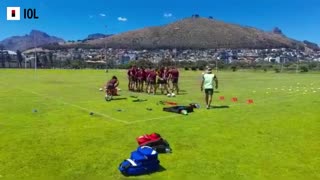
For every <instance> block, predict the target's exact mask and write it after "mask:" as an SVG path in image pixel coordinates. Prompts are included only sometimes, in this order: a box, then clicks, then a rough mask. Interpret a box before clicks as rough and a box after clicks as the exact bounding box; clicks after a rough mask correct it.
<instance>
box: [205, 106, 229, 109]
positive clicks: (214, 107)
mask: <svg viewBox="0 0 320 180" xmlns="http://www.w3.org/2000/svg"><path fill="white" fill-rule="evenodd" d="M210 108H211V109H228V108H230V106H226V105H223V106H210Z"/></svg>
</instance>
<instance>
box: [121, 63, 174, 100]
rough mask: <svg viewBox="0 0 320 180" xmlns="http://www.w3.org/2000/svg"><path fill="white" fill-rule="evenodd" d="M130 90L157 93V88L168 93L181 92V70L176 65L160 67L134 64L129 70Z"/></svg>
mask: <svg viewBox="0 0 320 180" xmlns="http://www.w3.org/2000/svg"><path fill="white" fill-rule="evenodd" d="M127 75H128V80H129V83H128V89H129V91H136V92H147V93H149V94H150V93H153V94H156V92H157V89H160V91H161V93H162V94H164V92H165V91H166V93H167V94H169V93H173V92H174V91H176V93H177V94H179V86H178V81H179V71H178V69H177V68H175V67H170V68H168V67H162V68H160V69H155V68H147V69H144V68H142V67H136V66H132V67H130V69H129V70H128V73H127Z"/></svg>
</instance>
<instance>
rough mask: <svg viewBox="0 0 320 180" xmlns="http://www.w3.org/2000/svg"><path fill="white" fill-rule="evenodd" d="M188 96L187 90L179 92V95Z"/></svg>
mask: <svg viewBox="0 0 320 180" xmlns="http://www.w3.org/2000/svg"><path fill="white" fill-rule="evenodd" d="M186 94H188V93H187V91H186V90H179V95H186Z"/></svg>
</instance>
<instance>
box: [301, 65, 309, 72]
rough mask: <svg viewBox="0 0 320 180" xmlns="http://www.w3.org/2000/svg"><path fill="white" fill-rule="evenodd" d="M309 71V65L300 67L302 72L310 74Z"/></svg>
mask: <svg viewBox="0 0 320 180" xmlns="http://www.w3.org/2000/svg"><path fill="white" fill-rule="evenodd" d="M308 71H309V68H308V66H307V65H301V66H300V72H308Z"/></svg>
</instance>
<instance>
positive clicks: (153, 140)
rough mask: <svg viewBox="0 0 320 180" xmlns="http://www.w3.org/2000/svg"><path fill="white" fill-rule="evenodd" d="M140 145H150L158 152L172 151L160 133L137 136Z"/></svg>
mask: <svg viewBox="0 0 320 180" xmlns="http://www.w3.org/2000/svg"><path fill="white" fill-rule="evenodd" d="M137 142H138V144H139V146H150V147H152V148H153V149H155V150H156V151H157V152H158V153H168V152H172V150H171V148H170V145H169V143H168V142H167V141H166V140H165V139H163V138H162V137H161V136H160V134H158V133H152V134H145V135H143V136H139V137H137Z"/></svg>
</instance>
